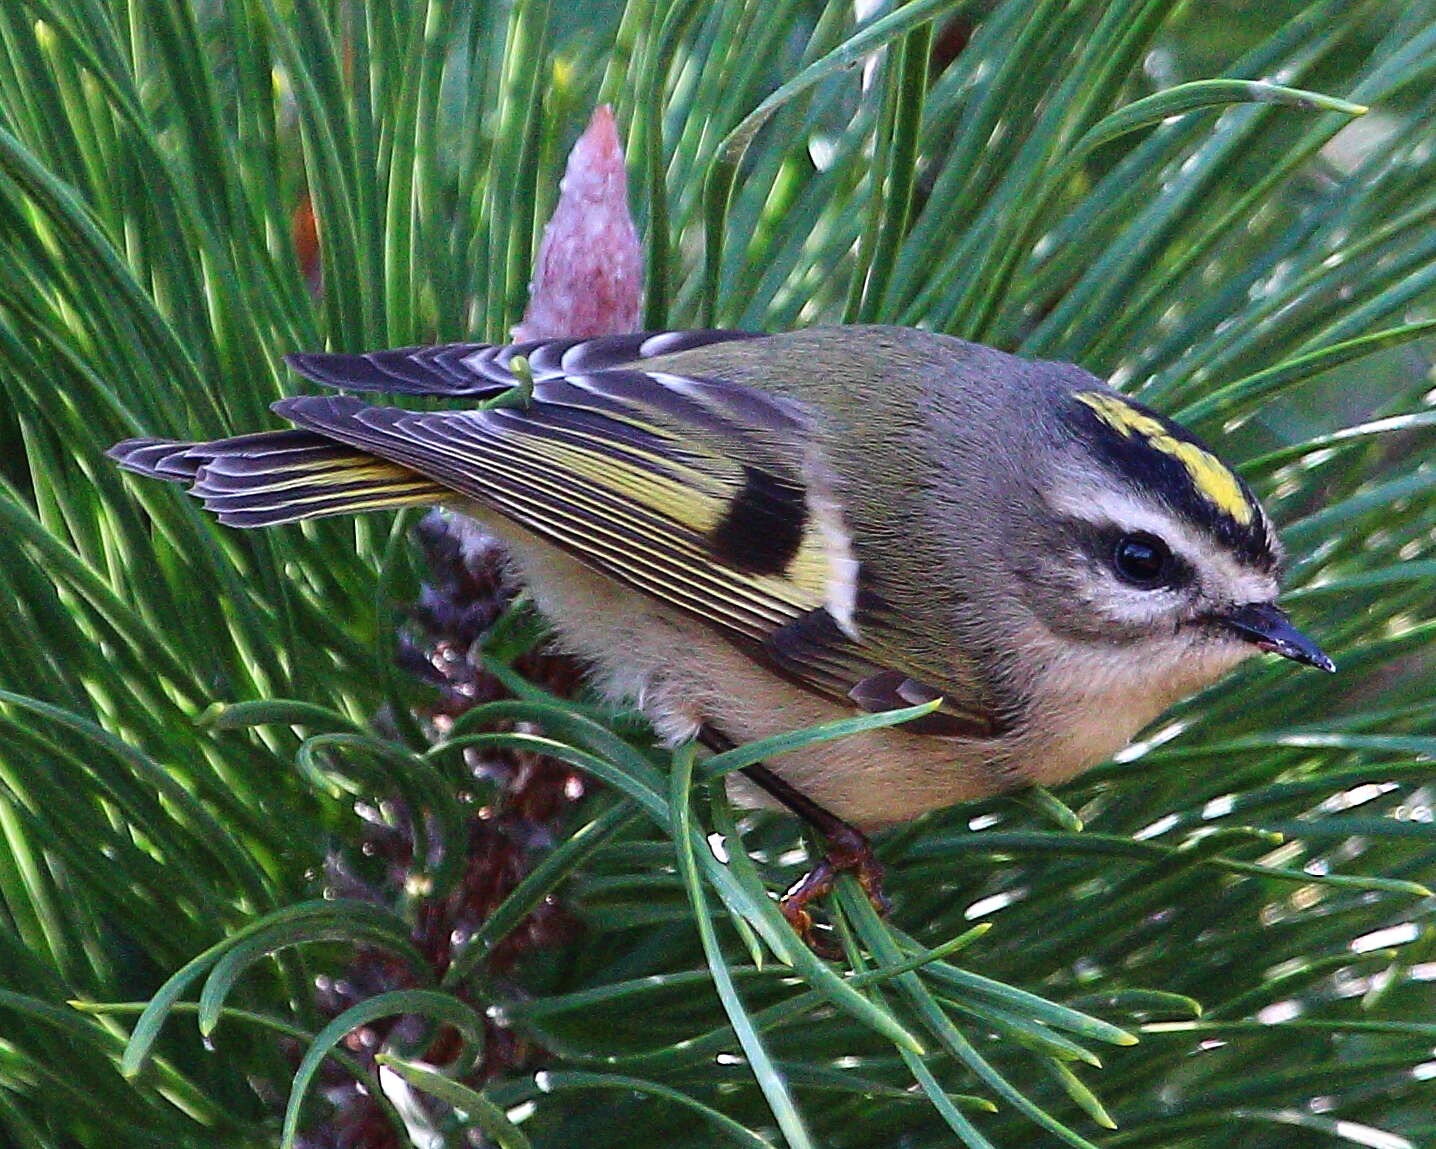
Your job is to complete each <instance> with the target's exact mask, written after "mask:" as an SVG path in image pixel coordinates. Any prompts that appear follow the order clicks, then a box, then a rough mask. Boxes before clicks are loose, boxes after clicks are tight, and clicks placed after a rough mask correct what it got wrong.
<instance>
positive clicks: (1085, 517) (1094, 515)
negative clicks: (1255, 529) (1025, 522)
mask: <svg viewBox="0 0 1436 1149" xmlns="http://www.w3.org/2000/svg"><path fill="white" fill-rule="evenodd" d="M1043 497H1044V498H1045V499H1046V500H1047V505H1048V506H1050V507H1051V508H1052V509H1053V510H1054V511H1056V512H1057V513H1058V514H1060V515H1065V516H1067V517H1069V518H1073V519H1080V520H1081V521H1083V522H1087V523H1092V524H1093V525H1094V526H1114V527H1116V528H1117V529H1119V530H1122V531H1145V532H1147V533H1148V534H1152V535H1156V536H1157V537H1158V538H1159V539H1161V540H1163V541H1164V542H1165V543H1166V544H1167V545H1168V546H1169V547H1171V548H1172V551H1173V553H1174V554H1176V555H1177V556H1179V557H1180V558H1182V559H1184V560H1185V561H1186V562H1187V564H1188V565H1190V566H1191V567H1192V568H1193V569H1194V570H1197V571H1200V572H1203V573H1206V574H1208V579H1206V580H1204V581H1206V582H1211V581H1213V580H1212V579H1211V576H1212V575H1214V576H1215V582H1216V584H1217V585H1211V586H1209V587H1208V589H1209V590H1214V591H1218V590H1219V591H1221V592H1222V593H1224V594H1229V595H1230V596H1231V598H1232V601H1233V602H1238V603H1240V602H1271V601H1272V600H1273V599H1274V598H1276V594H1277V589H1278V585H1277V581H1276V579H1275V578H1274V577H1272V576H1271V575H1266V574H1262V573H1260V572H1258V571H1253V570H1250V569H1248V568H1247V567H1244V566H1242V565H1241V564H1240V563H1238V562H1237V561H1236V560H1235V559H1234V558H1233V557H1232V556H1231V555H1230V554H1228V553H1227V552H1226V551H1223V550H1217V549H1215V548H1213V547H1212V546H1211V545H1210V544H1209V543H1206V542H1205V541H1204V540H1203V539H1202V538H1201V536H1199V535H1197V534H1195V533H1193V532H1192V530H1191V529H1190V528H1188V527H1187V525H1186V524H1185V523H1183V522H1182V521H1181V520H1180V519H1178V518H1176V517H1175V516H1173V515H1170V514H1168V513H1167V512H1165V511H1163V510H1162V509H1161V508H1160V507H1157V506H1155V505H1154V504H1152V503H1149V502H1147V501H1146V500H1143V499H1139V498H1136V497H1135V496H1133V495H1131V494H1130V493H1128V492H1126V491H1121V490H1117V489H1114V488H1111V487H1106V486H1095V485H1093V484H1091V483H1088V482H1078V483H1076V484H1075V485H1070V486H1064V488H1063V489H1061V490H1058V489H1055V488H1053V489H1049V490H1047V491H1045V492H1044V493H1043ZM1198 556H1201V558H1200V561H1199V560H1198Z"/></svg>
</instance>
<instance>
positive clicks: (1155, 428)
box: [1075, 391, 1252, 527]
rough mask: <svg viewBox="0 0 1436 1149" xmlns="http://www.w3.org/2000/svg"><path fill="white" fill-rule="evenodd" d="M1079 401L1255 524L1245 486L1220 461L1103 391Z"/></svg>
mask: <svg viewBox="0 0 1436 1149" xmlns="http://www.w3.org/2000/svg"><path fill="white" fill-rule="evenodd" d="M1075 397H1076V399H1077V400H1078V401H1079V402H1081V403H1085V404H1086V405H1087V406H1088V407H1090V408H1092V410H1093V411H1095V412H1096V413H1097V417H1098V418H1099V419H1101V420H1102V422H1104V423H1106V424H1107V426H1109V427H1111V428H1112V429H1113V430H1114V431H1117V432H1119V433H1120V434H1122V435H1126V436H1132V435H1136V436H1138V437H1139V438H1141V439H1142V440H1144V441H1145V442H1146V443H1147V444H1148V446H1150V447H1151V448H1152V449H1153V450H1156V451H1161V452H1162V454H1164V455H1167V456H1170V457H1171V458H1173V459H1176V460H1177V462H1179V463H1181V464H1182V466H1183V467H1184V468H1185V469H1186V472H1187V474H1188V476H1190V478H1191V480H1192V486H1193V487H1195V488H1196V489H1197V491H1198V492H1199V493H1200V494H1201V496H1202V497H1203V498H1204V499H1206V500H1207V502H1209V503H1211V504H1212V505H1213V506H1214V507H1216V508H1217V509H1218V510H1220V511H1221V512H1222V513H1223V514H1226V515H1228V516H1230V517H1231V518H1233V519H1235V520H1236V521H1237V522H1238V523H1240V524H1241V525H1242V526H1244V527H1245V526H1248V525H1250V523H1251V521H1252V508H1251V504H1250V503H1249V502H1248V501H1247V497H1246V495H1245V493H1244V492H1243V491H1242V485H1241V483H1240V482H1239V481H1238V479H1237V477H1236V475H1234V474H1232V472H1231V469H1230V468H1228V467H1227V465H1226V464H1225V463H1223V462H1222V461H1221V460H1220V459H1218V458H1217V457H1216V456H1215V455H1213V454H1212V453H1211V452H1210V451H1207V450H1204V449H1203V448H1201V447H1198V446H1197V445H1196V444H1195V443H1187V442H1183V441H1182V440H1181V439H1178V438H1176V437H1175V436H1174V435H1173V434H1172V433H1171V431H1170V430H1168V428H1167V427H1166V425H1165V424H1164V423H1163V422H1162V421H1161V420H1160V419H1156V418H1154V417H1153V416H1151V415H1149V414H1147V413H1146V412H1145V411H1139V410H1138V409H1137V408H1136V407H1133V406H1132V405H1131V404H1130V403H1128V402H1127V401H1126V400H1125V399H1120V398H1118V397H1117V396H1116V395H1107V394H1104V393H1103V392H1101V391H1079V392H1078V393H1077V395H1076V396H1075Z"/></svg>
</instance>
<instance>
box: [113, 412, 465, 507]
mask: <svg viewBox="0 0 1436 1149" xmlns="http://www.w3.org/2000/svg"><path fill="white" fill-rule="evenodd" d="M106 454H108V455H109V457H110V458H112V459H114V460H115V461H116V462H117V463H119V464H120V466H122V467H124V468H125V470H127V471H134V472H135V473H136V474H139V475H149V476H150V477H151V478H156V479H168V480H170V481H172V482H178V483H184V484H186V485H187V486H188V487H189V491H190V494H192V495H195V496H197V497H198V498H200V499H202V500H203V501H204V505H205V508H206V509H207V510H210V511H213V512H214V513H215V514H216V515H218V516H219V521H220V522H222V523H226V524H228V525H229V526H232V527H270V526H274V525H276V524H278V523H292V522H297V521H298V520H300V519H317V518H320V517H322V516H324V515H348V514H355V513H357V512H360V511H379V510H385V509H387V508H390V507H404V506H412V505H415V504H425V503H436V502H438V501H439V500H440V499H442V498H443V497H444V496H445V495H452V494H453V492H452V491H448V490H447V489H446V488H445V487H442V486H440V485H439V484H438V483H435V482H434V481H433V480H431V479H426V478H424V477H423V476H422V475H419V474H416V473H415V472H413V471H411V470H409V469H408V468H407V467H404V466H401V465H399V464H398V463H390V462H386V461H385V460H383V459H378V458H375V457H374V456H373V455H371V454H369V453H368V452H367V451H361V450H358V449H356V448H354V447H347V446H345V445H344V444H342V443H336V442H334V440H332V439H326V438H324V437H323V436H321V435H316V434H314V433H313V432H311V431H265V432H262V433H260V434H257V435H240V436H238V437H237V438H234V439H217V440H215V441H214V442H212V443H182V442H176V441H174V440H172V439H126V440H125V441H124V442H123V443H116V444H115V445H114V446H113V447H111V448H110V449H109V451H107V452H106Z"/></svg>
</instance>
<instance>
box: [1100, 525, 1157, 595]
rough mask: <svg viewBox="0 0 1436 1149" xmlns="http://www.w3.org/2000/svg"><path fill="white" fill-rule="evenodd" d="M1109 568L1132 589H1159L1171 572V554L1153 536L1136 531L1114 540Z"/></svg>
mask: <svg viewBox="0 0 1436 1149" xmlns="http://www.w3.org/2000/svg"><path fill="white" fill-rule="evenodd" d="M1112 568H1113V569H1114V570H1115V571H1116V572H1117V574H1118V576H1119V577H1120V578H1121V579H1122V580H1123V581H1124V582H1129V583H1131V584H1132V585H1133V586H1140V587H1154V586H1160V585H1161V584H1162V583H1164V582H1166V581H1167V579H1168V576H1169V575H1170V573H1171V568H1172V552H1171V551H1170V550H1168V549H1167V544H1166V543H1164V542H1163V541H1162V540H1161V539H1159V538H1158V537H1157V536H1156V535H1149V534H1148V533H1147V532H1146V531H1135V532H1133V533H1132V534H1130V535H1123V536H1122V537H1121V538H1120V539H1118V540H1117V545H1116V547H1114V548H1113V550H1112Z"/></svg>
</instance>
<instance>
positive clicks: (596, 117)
mask: <svg viewBox="0 0 1436 1149" xmlns="http://www.w3.org/2000/svg"><path fill="white" fill-rule="evenodd" d="M642 297H643V253H642V251H641V250H640V248H639V246H638V232H637V230H636V229H635V228H634V226H633V218H632V216H630V215H629V211H628V175H627V173H626V172H625V170H624V160H623V145H622V144H621V143H620V142H619V139H618V129H617V127H616V126H615V124H614V122H613V111H612V109H610V108H609V107H608V105H607V104H601V105H599V107H598V108H597V109H596V110H595V111H594V113H593V118H592V119H591V120H590V121H589V124H588V127H587V129H585V131H584V133H583V135H581V136H580V137H579V138H578V142H577V143H576V144H574V146H573V151H571V152H570V153H569V156H568V167H567V168H566V170H565V171H564V177H563V180H562V182H561V183H560V184H559V201H558V207H556V208H555V209H554V213H553V217H552V218H551V219H550V220H549V222H548V226H547V227H546V228H544V233H543V242H542V243H540V244H539V253H538V261H537V266H536V268H535V271H534V277H533V282H532V283H531V284H530V285H529V305H528V310H527V311H525V312H524V318H523V322H522V323H520V324H519V325H518V326H517V327H515V328H514V330H513V336H514V339H515V340H524V339H543V338H548V337H552V336H564V335H616V334H622V333H623V332H627V331H636V330H638V324H639V317H640V315H641V310H640V304H641V301H642Z"/></svg>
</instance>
